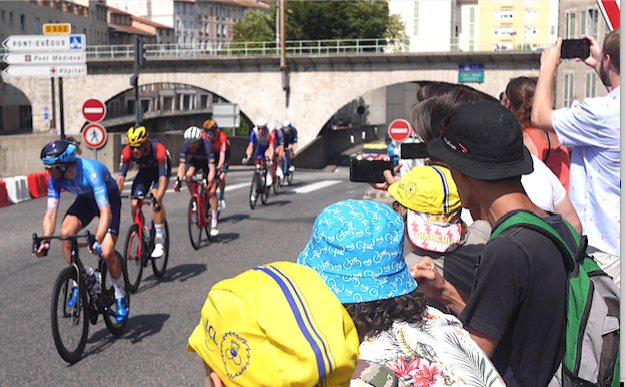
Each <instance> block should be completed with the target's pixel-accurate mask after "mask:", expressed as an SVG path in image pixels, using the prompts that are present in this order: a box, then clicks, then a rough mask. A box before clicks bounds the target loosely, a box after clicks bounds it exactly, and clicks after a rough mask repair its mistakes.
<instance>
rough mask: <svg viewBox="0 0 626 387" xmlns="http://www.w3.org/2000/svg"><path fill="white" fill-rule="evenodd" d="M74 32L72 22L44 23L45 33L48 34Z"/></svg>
mask: <svg viewBox="0 0 626 387" xmlns="http://www.w3.org/2000/svg"><path fill="white" fill-rule="evenodd" d="M71 32H72V26H71V25H70V23H63V24H44V25H43V33H44V34H46V35H52V34H69V33H71Z"/></svg>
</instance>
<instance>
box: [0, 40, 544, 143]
mask: <svg viewBox="0 0 626 387" xmlns="http://www.w3.org/2000/svg"><path fill="white" fill-rule="evenodd" d="M539 57H540V53H538V52H529V51H520V52H515V51H508V52H475V53H463V52H446V53H405V54H363V53H361V54H353V55H350V54H344V55H303V56H290V57H288V58H287V66H288V67H289V86H290V90H289V92H288V93H287V92H285V91H284V90H283V89H282V73H281V71H280V64H279V63H280V59H279V57H278V56H257V57H229V58H220V57H206V58H203V57H182V58H161V59H159V58H150V59H149V60H148V61H147V62H146V63H145V65H144V66H143V67H142V69H141V74H140V77H139V85H140V86H141V85H149V84H152V83H181V84H187V85H192V86H196V87H199V88H202V89H206V90H208V91H210V92H212V93H215V94H217V95H219V96H221V97H223V98H224V99H226V100H228V101H229V102H232V103H238V104H239V106H240V108H241V111H242V113H244V114H245V115H246V116H248V117H249V118H250V119H251V120H253V121H254V120H256V119H257V118H258V117H261V116H263V117H265V118H267V119H268V120H270V121H274V122H277V123H279V122H282V121H283V120H284V119H286V118H289V119H291V121H292V123H293V125H294V126H295V127H297V128H298V133H299V142H300V143H301V148H302V147H304V146H306V145H307V144H309V143H310V142H311V141H313V140H314V139H315V137H316V136H317V134H318V133H319V132H320V130H321V129H322V127H323V125H324V124H325V123H326V122H327V121H328V120H329V119H330V117H331V116H332V115H333V114H334V113H335V112H336V111H337V110H339V109H340V108H341V107H343V106H344V105H345V104H347V103H349V102H350V101H352V100H353V99H355V98H358V97H359V96H361V95H363V94H364V93H366V92H369V91H372V90H375V89H378V88H380V87H384V86H389V85H393V84H398V83H405V82H414V81H444V82H451V83H456V82H457V80H458V78H457V77H458V64H459V63H483V64H484V68H485V74H484V79H485V82H484V83H472V84H470V85H471V86H473V87H475V88H476V89H478V90H481V91H484V92H486V93H488V94H491V95H494V96H497V95H498V94H499V93H500V92H502V91H503V90H504V89H505V87H506V85H507V83H508V82H509V80H510V79H511V78H514V77H518V76H538V73H539ZM3 65H4V64H0V66H3ZM87 65H88V74H89V75H88V76H85V77H77V78H64V80H63V87H64V111H65V114H64V116H65V128H66V133H67V134H72V133H79V132H80V130H81V129H82V127H83V126H84V124H85V120H84V118H83V117H82V114H81V107H82V104H83V102H84V101H85V100H87V99H88V98H90V97H97V98H99V99H101V100H103V101H108V100H109V99H111V98H113V97H114V96H116V95H118V94H120V93H121V92H124V91H126V90H128V89H129V88H130V84H129V79H130V76H131V75H132V73H133V60H132V58H130V59H91V60H88V62H87ZM0 68H1V67H0ZM2 79H3V81H4V82H6V83H9V84H11V85H13V86H15V87H16V88H18V89H19V90H21V91H22V92H23V93H24V94H25V95H26V96H27V97H28V98H29V100H30V102H31V105H32V112H33V129H34V132H40V131H46V130H47V129H48V128H47V127H46V126H45V124H44V119H43V118H44V117H43V112H44V106H51V100H50V80H49V79H48V78H11V77H9V76H8V75H6V74H5V73H4V72H2ZM407 118H408V117H407Z"/></svg>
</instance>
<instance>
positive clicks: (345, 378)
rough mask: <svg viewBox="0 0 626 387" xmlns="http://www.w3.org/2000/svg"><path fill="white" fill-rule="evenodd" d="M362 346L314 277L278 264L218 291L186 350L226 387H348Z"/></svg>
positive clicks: (305, 269)
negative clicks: (210, 370) (197, 356)
mask: <svg viewBox="0 0 626 387" xmlns="http://www.w3.org/2000/svg"><path fill="white" fill-rule="evenodd" d="M358 349H359V339H358V334H357V331H356V328H355V327H354V323H353V322H352V319H351V318H350V315H349V314H348V312H346V310H345V309H344V307H343V305H341V303H340V302H339V299H337V297H336V296H335V295H334V294H333V293H332V292H331V290H330V289H329V288H328V286H326V283H325V282H324V280H322V278H321V277H320V276H319V275H318V274H317V272H316V271H315V270H313V269H310V268H308V267H305V266H301V265H297V264H295V263H292V262H276V263H272V264H269V265H265V266H261V267H258V268H255V269H252V270H249V271H246V272H244V273H242V274H240V275H238V276H237V277H235V278H232V279H228V280H224V281H221V282H219V283H218V284H216V285H215V286H214V287H213V288H212V289H211V291H210V292H209V295H208V297H207V300H206V302H205V303H204V306H203V308H202V318H201V320H200V323H199V324H198V326H197V327H196V328H195V330H194V331H193V333H192V334H191V336H190V337H189V342H188V345H187V350H188V351H189V352H196V353H198V355H199V356H200V357H201V358H202V359H203V360H204V361H205V363H206V364H207V365H208V366H209V367H210V368H211V369H212V370H213V371H214V372H216V373H217V374H218V375H219V377H220V379H221V380H222V381H223V382H224V385H225V386H285V387H286V386H316V385H318V384H320V385H324V386H329V387H333V386H348V385H349V384H350V377H351V376H352V373H353V371H354V368H355V366H356V364H357V361H358Z"/></svg>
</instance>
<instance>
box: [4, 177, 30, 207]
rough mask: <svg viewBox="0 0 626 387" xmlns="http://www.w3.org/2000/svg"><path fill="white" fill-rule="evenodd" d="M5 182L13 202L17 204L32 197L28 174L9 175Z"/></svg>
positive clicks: (10, 199)
mask: <svg viewBox="0 0 626 387" xmlns="http://www.w3.org/2000/svg"><path fill="white" fill-rule="evenodd" d="M4 182H5V183H6V188H7V195H8V196H9V201H10V202H11V203H13V204H15V203H20V202H23V201H26V200H30V199H31V197H30V192H29V191H28V178H27V177H26V176H15V177H9V178H6V179H4Z"/></svg>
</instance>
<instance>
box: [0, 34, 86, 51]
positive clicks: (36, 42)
mask: <svg viewBox="0 0 626 387" xmlns="http://www.w3.org/2000/svg"><path fill="white" fill-rule="evenodd" d="M86 42H87V39H86V37H85V35H84V34H71V35H11V36H9V37H8V38H6V39H5V40H4V42H2V45H3V46H4V47H5V48H6V49H7V50H9V51H11V52H30V53H34V52H50V51H72V52H75V51H85V46H86Z"/></svg>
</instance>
